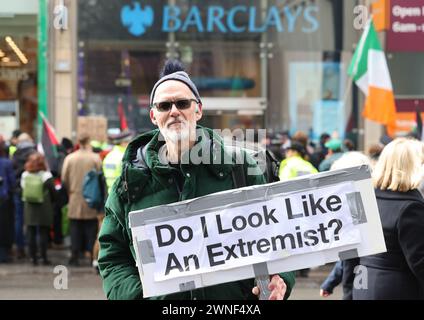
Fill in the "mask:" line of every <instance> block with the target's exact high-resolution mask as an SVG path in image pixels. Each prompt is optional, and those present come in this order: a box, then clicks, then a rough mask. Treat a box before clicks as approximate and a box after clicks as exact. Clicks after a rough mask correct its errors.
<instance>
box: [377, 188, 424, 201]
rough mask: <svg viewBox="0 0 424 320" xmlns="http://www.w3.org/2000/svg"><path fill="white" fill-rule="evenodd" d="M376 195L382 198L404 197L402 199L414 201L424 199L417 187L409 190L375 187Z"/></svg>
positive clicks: (394, 198) (395, 198)
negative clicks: (401, 190)
mask: <svg viewBox="0 0 424 320" xmlns="http://www.w3.org/2000/svg"><path fill="white" fill-rule="evenodd" d="M375 195H376V196H377V197H378V198H382V199H389V200H390V199H393V200H397V199H402V200H413V201H424V199H423V196H422V195H421V193H420V192H419V191H418V190H417V189H413V190H409V191H407V192H399V191H391V190H381V189H375Z"/></svg>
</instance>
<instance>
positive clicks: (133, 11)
mask: <svg viewBox="0 0 424 320" xmlns="http://www.w3.org/2000/svg"><path fill="white" fill-rule="evenodd" d="M153 19H154V12H153V9H152V7H150V6H145V7H144V8H141V6H140V3H138V2H134V8H132V6H131V5H126V6H124V7H122V9H121V22H122V24H123V25H124V26H125V27H126V28H127V29H128V31H129V32H130V33H131V34H132V35H134V36H141V35H142V34H143V33H145V32H146V28H147V27H150V26H151V25H152V24H153Z"/></svg>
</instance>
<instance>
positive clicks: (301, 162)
mask: <svg viewBox="0 0 424 320" xmlns="http://www.w3.org/2000/svg"><path fill="white" fill-rule="evenodd" d="M298 137H300V135H298ZM301 141H302V142H299V141H297V140H295V139H294V138H292V140H291V145H290V146H289V147H288V148H287V151H286V159H284V160H283V161H281V163H280V168H279V171H278V177H279V178H280V181H286V180H289V179H293V178H296V177H300V176H304V175H308V174H313V173H318V170H317V169H316V168H314V166H313V165H312V164H311V163H310V162H308V161H306V160H305V159H304V157H305V156H306V148H305V144H306V143H307V138H306V140H301ZM309 271H310V269H309V268H306V269H301V270H298V271H297V273H296V274H297V275H298V276H300V277H302V278H307V277H308V275H309Z"/></svg>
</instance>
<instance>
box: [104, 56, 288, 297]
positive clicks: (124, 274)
mask: <svg viewBox="0 0 424 320" xmlns="http://www.w3.org/2000/svg"><path fill="white" fill-rule="evenodd" d="M202 111H203V106H202V100H201V97H200V94H199V92H198V90H197V88H196V85H195V84H194V83H193V82H192V81H191V79H190V77H189V75H188V74H187V73H186V72H185V71H184V68H183V67H182V65H181V64H180V63H179V62H178V61H168V62H166V64H165V66H164V69H163V72H162V74H161V76H160V79H159V80H158V81H157V82H156V84H155V85H154V86H153V89H152V91H151V94H150V120H151V121H152V123H153V124H154V125H156V126H157V127H158V128H157V129H155V130H153V131H150V132H147V133H144V134H142V135H140V136H138V137H136V138H135V139H134V140H132V141H131V143H130V144H129V145H128V146H127V148H126V151H125V153H124V156H123V160H122V168H123V169H122V173H121V175H120V177H119V178H118V179H117V181H116V182H115V183H114V185H113V187H112V189H111V192H110V194H109V197H108V200H107V202H106V205H105V218H104V221H103V224H102V228H101V230H100V234H99V242H100V252H99V259H98V265H99V270H100V275H101V277H102V279H103V288H104V291H105V294H106V296H107V298H108V299H142V298H143V286H142V283H141V281H140V277H139V272H138V268H137V266H136V254H135V248H134V246H133V244H132V239H131V230H130V228H129V226H128V214H129V212H130V211H134V210H141V209H145V208H149V207H153V206H158V205H162V204H169V203H174V202H179V201H184V200H188V199H193V198H197V197H201V196H204V195H207V194H211V193H215V192H219V191H225V190H229V189H234V188H235V184H236V183H235V182H234V180H233V176H232V172H233V169H234V167H235V164H234V161H232V162H231V163H230V164H228V163H227V162H224V163H222V161H221V163H216V161H211V160H213V157H214V156H216V155H217V153H218V152H219V154H220V155H224V156H225V155H228V151H227V150H226V149H224V144H223V141H222V139H221V138H220V137H219V136H218V135H217V134H216V133H214V132H213V130H211V129H208V128H205V127H202V126H199V125H197V122H198V121H199V120H200V119H201V118H202V114H203V112H202ZM194 147H196V148H195V149H197V150H199V149H201V150H209V151H207V152H205V154H204V155H203V156H205V157H207V160H208V161H201V162H200V163H193V161H192V157H191V156H190V151H191V149H193V148H194ZM197 147H200V148H197ZM195 149H193V150H195ZM203 156H202V159H203V158H204V157H203ZM229 156H230V159H233V160H234V158H231V155H229ZM243 156H244V157H246V158H244V159H246V161H245V163H244V164H243V169H244V170H247V169H248V168H250V169H252V167H253V169H258V170H260V169H259V168H258V166H257V164H256V162H255V161H254V160H253V159H252V158H250V156H248V155H247V154H246V153H244V152H243ZM221 159H222V158H221ZM245 172H247V171H245ZM245 178H246V180H247V181H246V185H249V186H250V185H258V184H264V183H266V180H265V178H264V176H263V175H261V174H260V175H246V177H245ZM293 285H294V274H293V273H292V272H287V273H281V274H275V275H270V284H269V289H270V291H271V293H270V296H269V299H270V300H276V299H283V298H288V296H289V295H290V292H291V289H292V287H293ZM259 293H260V292H259V289H258V288H257V287H255V284H254V279H246V280H240V281H234V282H227V283H223V284H219V285H214V286H209V287H203V288H197V289H192V290H188V291H182V292H178V293H174V294H170V295H165V296H159V297H153V299H176V300H184V299H193V300H196V299H221V300H222V299H238V300H240V299H257V298H258V295H259Z"/></svg>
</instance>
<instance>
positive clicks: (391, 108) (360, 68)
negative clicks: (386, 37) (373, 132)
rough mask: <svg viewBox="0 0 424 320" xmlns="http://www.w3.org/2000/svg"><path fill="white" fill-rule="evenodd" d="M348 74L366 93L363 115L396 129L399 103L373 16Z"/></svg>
mask: <svg viewBox="0 0 424 320" xmlns="http://www.w3.org/2000/svg"><path fill="white" fill-rule="evenodd" d="M348 74H349V75H350V76H351V77H353V80H354V81H355V83H356V85H357V86H358V87H359V88H360V89H361V91H362V92H363V93H364V94H365V95H366V97H367V98H366V101H365V107H364V111H363V113H362V115H363V116H364V117H365V118H368V119H369V120H373V121H376V122H378V123H381V124H384V125H386V126H387V130H388V132H389V134H390V133H393V130H394V128H395V122H396V106H395V99H394V95H393V88H392V81H391V80H390V74H389V68H388V67H387V62H386V57H385V56H384V51H383V50H382V48H381V44H380V42H379V40H378V36H377V32H376V31H375V28H374V23H373V22H372V20H371V21H370V22H369V23H368V24H367V26H366V28H365V30H364V33H363V34H362V37H361V39H360V40H359V44H358V47H357V49H356V51H355V53H354V55H353V59H352V62H351V64H350V66H349V70H348Z"/></svg>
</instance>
